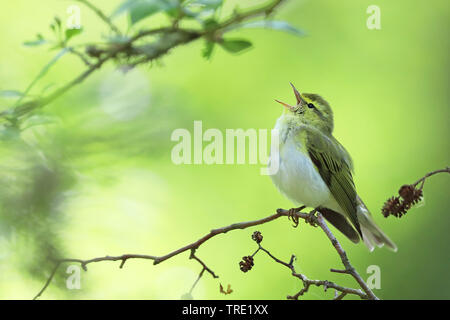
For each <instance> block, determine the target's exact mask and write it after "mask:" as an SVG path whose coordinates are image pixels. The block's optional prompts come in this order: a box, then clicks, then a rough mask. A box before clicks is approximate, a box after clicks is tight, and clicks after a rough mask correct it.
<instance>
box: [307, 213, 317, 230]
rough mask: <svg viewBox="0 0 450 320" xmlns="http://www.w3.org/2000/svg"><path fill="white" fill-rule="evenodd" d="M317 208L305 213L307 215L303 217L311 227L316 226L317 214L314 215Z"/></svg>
mask: <svg viewBox="0 0 450 320" xmlns="http://www.w3.org/2000/svg"><path fill="white" fill-rule="evenodd" d="M316 212H318V211H317V209H314V210H312V211H311V212H310V213H308V214H307V217H306V218H305V222H306V223H309V224H310V225H312V226H313V227H317V223H316V221H317V216H316Z"/></svg>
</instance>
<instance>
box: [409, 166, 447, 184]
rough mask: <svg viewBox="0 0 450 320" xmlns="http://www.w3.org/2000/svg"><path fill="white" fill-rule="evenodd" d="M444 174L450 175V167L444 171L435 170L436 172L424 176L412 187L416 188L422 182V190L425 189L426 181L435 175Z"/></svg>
mask: <svg viewBox="0 0 450 320" xmlns="http://www.w3.org/2000/svg"><path fill="white" fill-rule="evenodd" d="M444 172H446V173H450V167H446V168H444V169H439V170H434V171H431V172H428V173H427V174H426V175H424V176H423V177H422V178H420V179H419V180H417V181H416V182H414V183H413V184H412V185H413V186H414V187H416V186H417V185H418V184H419V183H420V182H422V184H421V186H420V189H423V185H424V183H425V180H426V179H427V178H429V177H431V176H433V175H435V174H438V173H444Z"/></svg>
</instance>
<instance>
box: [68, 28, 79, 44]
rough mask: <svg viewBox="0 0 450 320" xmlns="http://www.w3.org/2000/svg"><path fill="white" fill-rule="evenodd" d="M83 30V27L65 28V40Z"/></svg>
mask: <svg viewBox="0 0 450 320" xmlns="http://www.w3.org/2000/svg"><path fill="white" fill-rule="evenodd" d="M82 32H83V28H80V29H66V42H67V41H69V40H70V39H71V38H73V37H75V36H77V35H79V34H80V33H82Z"/></svg>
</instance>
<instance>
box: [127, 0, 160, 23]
mask: <svg viewBox="0 0 450 320" xmlns="http://www.w3.org/2000/svg"><path fill="white" fill-rule="evenodd" d="M163 8H164V7H163V6H162V5H161V3H160V1H157V0H141V1H137V4H135V5H134V6H133V7H132V8H131V10H130V20H131V25H133V24H135V23H136V22H139V21H140V20H142V19H144V18H147V17H149V16H151V15H153V14H155V13H158V12H160V11H162V10H163Z"/></svg>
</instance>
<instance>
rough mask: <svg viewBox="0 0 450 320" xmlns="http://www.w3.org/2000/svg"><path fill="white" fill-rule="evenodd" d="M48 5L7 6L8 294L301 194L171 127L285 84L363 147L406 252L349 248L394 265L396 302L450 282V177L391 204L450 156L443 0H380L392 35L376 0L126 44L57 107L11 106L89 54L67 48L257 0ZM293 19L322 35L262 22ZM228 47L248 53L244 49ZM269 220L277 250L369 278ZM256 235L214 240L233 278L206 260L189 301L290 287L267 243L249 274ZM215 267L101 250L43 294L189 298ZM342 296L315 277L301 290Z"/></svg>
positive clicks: (224, 114) (363, 174)
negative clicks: (181, 153)
mask: <svg viewBox="0 0 450 320" xmlns="http://www.w3.org/2000/svg"><path fill="white" fill-rule="evenodd" d="M46 2H48V5H45V6H43V5H42V3H40V2H39V3H38V2H36V3H34V2H30V1H25V0H20V1H14V2H10V3H6V2H5V3H2V5H1V6H2V10H0V21H2V22H1V24H2V28H0V37H1V39H2V51H1V52H0V80H1V81H0V112H3V113H2V117H1V120H0V139H1V140H0V169H1V172H0V181H1V185H0V188H1V192H0V297H1V298H5V299H9V298H31V297H32V296H33V295H34V294H36V293H37V292H38V291H39V290H40V288H41V287H42V285H43V281H44V280H45V276H48V274H49V272H50V270H51V261H52V259H56V258H58V257H60V256H65V257H74V258H91V257H95V256H104V255H107V254H109V255H114V254H122V253H148V254H155V255H157V254H163V253H167V252H168V251H171V250H173V249H175V248H178V247H180V246H182V245H185V244H186V243H188V242H190V241H192V240H194V239H197V238H198V237H200V236H201V235H203V234H204V233H205V232H207V231H208V230H210V229H211V228H214V227H220V226H224V225H228V224H231V223H234V222H238V221H244V220H252V219H257V218H261V217H263V216H266V215H268V214H270V213H272V212H273V211H274V209H275V208H278V207H286V208H288V207H290V206H291V204H290V203H289V202H288V201H287V200H286V199H284V198H283V197H282V196H281V195H279V194H278V192H277V191H276V189H275V187H273V185H272V184H271V181H270V179H269V178H268V177H265V176H261V175H259V169H260V166H255V165H236V166H225V165H222V166H221V165H209V166H208V165H191V166H188V165H181V166H175V165H174V164H173V163H172V162H171V160H170V153H171V148H172V147H173V145H174V143H173V142H172V141H170V135H171V132H172V131H173V130H175V129H177V128H187V129H188V130H192V128H193V121H194V120H202V121H203V127H204V130H206V128H219V129H225V128H271V127H272V126H273V124H274V122H275V119H276V117H278V116H279V114H280V112H281V111H280V110H279V108H278V107H277V106H275V104H273V103H272V101H273V99H274V98H283V99H285V98H286V97H288V99H289V97H291V92H290V88H289V85H288V82H289V81H292V82H294V83H295V84H296V86H297V87H299V89H301V90H302V91H305V92H317V93H320V94H322V95H323V96H324V97H325V98H326V99H327V100H329V102H330V103H331V105H332V106H333V109H334V112H335V118H336V125H335V128H336V137H337V138H338V139H339V140H340V141H341V142H342V143H343V145H345V146H346V148H347V149H348V150H349V152H350V154H352V156H353V159H354V161H355V166H356V174H355V177H356V178H355V179H356V185H357V188H358V191H359V193H360V195H361V196H362V198H363V199H364V201H365V202H366V204H367V205H368V206H369V208H371V210H372V214H373V215H374V216H375V219H376V220H377V222H378V223H379V224H380V226H381V227H382V228H383V229H385V230H386V233H387V234H389V235H390V236H391V238H392V239H393V240H394V241H395V242H396V243H397V245H398V246H399V252H398V253H397V254H393V253H391V252H389V251H387V250H384V249H383V250H377V251H375V252H374V253H371V254H369V253H368V252H367V250H366V248H365V247H364V246H363V245H360V246H355V245H353V244H352V243H350V242H349V241H347V240H346V239H344V238H343V237H339V236H338V237H339V240H340V241H342V243H343V245H344V247H345V248H346V250H347V252H348V254H349V257H350V259H351V260H352V263H353V264H354V265H355V267H357V268H358V270H359V271H360V273H361V274H362V275H364V274H365V271H366V269H367V267H368V266H369V265H373V264H376V265H379V266H380V268H381V275H382V281H381V283H382V288H381V289H380V290H376V291H375V293H376V294H377V295H378V296H380V297H381V298H447V299H448V298H449V294H448V292H447V290H446V287H447V286H449V285H450V282H449V281H450V280H449V279H448V277H445V274H446V272H447V270H448V268H449V261H450V256H449V253H448V250H447V244H448V241H450V236H449V235H448V232H447V229H448V227H449V226H450V225H449V224H450V219H449V218H448V215H447V214H445V210H446V208H447V207H448V206H449V205H450V203H449V200H448V196H447V195H448V181H447V179H446V177H445V178H444V177H439V176H436V177H432V178H430V181H428V182H427V184H426V186H425V189H424V196H425V203H426V204H425V206H423V207H420V208H413V209H412V210H411V212H410V213H408V215H407V216H405V217H404V218H402V219H401V220H398V221H397V220H392V219H387V220H383V217H382V215H381V214H380V208H381V205H382V204H383V201H384V200H385V199H386V198H387V197H388V196H389V195H391V194H393V193H394V192H395V191H396V190H397V189H398V187H399V186H401V185H402V184H404V183H411V182H413V181H415V180H417V178H419V177H420V176H422V175H423V174H424V173H426V172H428V171H431V170H433V169H438V168H441V167H445V166H446V165H448V162H449V158H450V157H449V151H448V150H450V144H449V141H448V139H447V138H446V137H448V136H449V133H450V132H449V125H448V119H449V118H450V114H449V109H448V103H449V94H448V90H447V89H448V86H449V79H448V68H449V60H448V50H449V39H448V36H447V34H448V30H449V21H450V20H449V15H450V13H449V7H448V3H447V1H445V0H440V1H435V2H434V5H433V6H430V5H429V4H427V3H416V4H411V3H410V2H409V1H406V0H401V1H396V2H392V1H388V0H379V1H377V3H376V4H377V5H379V6H380V8H381V23H382V29H381V30H376V31H375V30H373V31H371V30H368V29H367V28H366V24H365V22H366V18H367V14H366V8H367V6H369V5H371V4H374V3H372V2H369V1H360V2H355V1H351V0H345V1H339V2H337V1H332V0H318V1H286V5H285V6H284V7H282V8H281V9H280V10H279V14H277V17H276V20H269V21H268V22H267V21H266V22H264V23H262V22H255V21H252V22H248V23H242V24H239V28H235V29H234V28H230V30H228V31H229V32H230V35H229V36H228V35H227V37H224V38H221V39H206V40H201V41H198V42H196V43H193V44H192V45H189V46H184V47H182V48H177V49H176V50H174V51H173V52H171V54H170V55H167V56H166V57H164V58H163V59H158V60H157V61H154V62H152V63H151V64H146V65H142V66H140V67H139V68H132V69H130V68H127V63H128V62H130V61H123V60H117V61H116V62H117V65H116V66H114V65H112V64H111V65H105V66H103V68H102V70H100V71H99V72H98V73H96V74H93V75H92V76H91V77H90V78H89V79H87V80H86V81H85V82H84V83H83V84H81V85H80V86H78V87H77V88H74V89H73V90H71V91H69V92H67V94H65V95H63V96H61V97H60V98H58V99H57V100H55V101H53V102H52V103H50V104H49V105H47V106H45V107H44V108H42V109H40V108H38V109H34V110H33V112H30V113H27V115H26V116H21V117H14V116H12V115H13V113H12V111H13V110H14V108H15V107H17V106H18V105H22V104H26V103H29V102H33V101H39V99H40V98H42V97H46V96H48V95H49V94H51V93H52V92H54V91H55V90H57V89H58V88H60V87H61V86H62V85H63V84H65V83H67V82H69V81H71V80H72V79H73V78H74V77H76V76H77V75H78V74H79V73H80V72H81V71H82V70H84V68H86V67H87V66H86V64H85V62H83V60H82V59H79V57H78V56H77V55H76V54H74V53H73V52H71V51H70V50H69V49H70V48H71V49H75V50H76V51H78V50H79V49H84V48H88V47H89V48H90V50H92V49H93V48H96V49H97V50H104V49H105V48H109V47H111V46H114V45H116V44H117V43H121V42H123V41H128V40H129V38H131V37H132V36H135V35H137V34H138V33H139V32H140V31H142V30H145V29H149V28H159V27H161V26H166V25H173V24H175V25H176V24H179V25H180V26H181V27H183V28H197V29H198V30H202V31H207V30H210V28H214V27H215V26H217V23H219V22H220V21H222V19H223V18H224V17H227V16H230V15H232V14H233V12H234V10H235V8H236V7H238V8H239V10H241V9H242V10H244V9H246V8H250V7H252V6H253V5H254V2H253V1H232V0H229V1H224V2H223V3H222V1H217V0H209V1H201V0H198V1H195V0H193V1H183V2H182V4H180V3H179V2H177V1H144V0H135V1H106V0H101V1H100V0H99V1H95V5H96V6H98V8H101V9H102V10H103V12H105V13H106V16H107V17H110V18H111V21H112V22H113V23H114V24H115V25H117V27H118V28H119V29H120V30H126V32H123V33H122V34H120V35H117V34H116V33H115V32H113V31H111V28H110V27H109V26H108V24H105V23H104V21H101V19H99V17H98V15H97V14H95V12H93V11H92V10H89V8H87V7H86V6H83V3H81V2H83V1H59V0H46ZM74 3H75V4H78V5H80V8H81V24H82V29H76V30H78V31H75V30H74V29H68V28H67V25H66V22H67V21H66V19H67V18H68V14H67V7H68V6H69V5H73V4H74ZM261 3H265V2H258V4H261ZM222 4H223V5H222ZM406 8H407V9H408V10H406ZM405 12H408V13H405ZM277 13H278V12H277ZM55 16H57V17H59V18H55ZM283 21H290V22H292V24H293V25H301V26H302V28H304V29H305V30H306V31H307V34H308V36H306V37H303V38H297V37H292V36H291V35H286V34H284V33H274V32H269V31H267V30H266V28H270V29H275V30H279V29H282V30H283V31H287V32H290V33H294V34H296V35H304V34H305V32H303V31H300V30H299V29H297V28H293V27H292V26H291V25H289V24H287V23H286V22H283ZM418 21H420V23H418ZM49 22H50V23H51V25H50V28H49V29H47V28H48V25H49ZM255 28H258V29H255ZM262 28H263V29H262ZM46 30H47V31H46ZM36 32H39V33H38V34H37V35H35V34H36ZM28 39H30V40H28ZM99 39H100V40H99ZM248 39H251V41H250V40H248ZM27 40H28V41H27ZM143 43H145V41H142V43H141V44H143ZM22 44H24V46H22ZM216 47H219V49H220V48H223V49H225V50H226V51H229V52H241V51H242V50H245V51H246V53H245V54H243V55H238V56H235V55H229V54H227V53H228V52H225V51H224V50H216ZM250 47H253V48H254V49H253V50H251V51H248V52H247V49H249V48H250ZM79 52H81V53H83V54H85V52H84V51H83V50H79ZM92 52H94V53H95V51H91V53H92ZM97 53H98V52H97ZM87 55H88V58H89V59H90V60H89V61H91V62H95V61H97V60H96V59H97V58H96V57H95V56H90V55H89V54H87ZM202 56H203V57H205V58H208V59H209V61H206V60H205V59H204V58H203V57H202ZM211 58H212V59H211ZM20 88H23V89H20ZM259 229H261V231H262V232H263V234H264V239H265V240H264V241H265V245H266V246H267V248H268V249H270V250H271V252H273V253H274V254H275V255H276V256H277V257H280V258H285V257H290V255H291V254H296V255H297V256H298V257H299V259H298V261H297V262H296V263H297V264H298V265H296V269H297V270H298V271H299V272H302V273H305V274H306V275H307V276H308V277H310V278H314V279H328V280H333V281H336V282H337V283H339V284H342V285H346V286H354V285H355V284H354V282H353V281H352V280H351V279H346V278H345V277H339V275H332V274H330V273H329V271H328V270H329V268H330V267H338V266H339V260H338V257H337V256H336V254H335V252H334V251H333V249H332V248H331V246H330V245H329V243H328V242H327V240H326V239H325V237H324V236H323V234H321V233H320V232H317V230H316V229H314V228H308V227H307V226H302V225H301V226H300V227H299V228H298V229H293V228H291V226H290V223H289V222H287V221H281V220H280V221H276V222H272V223H270V224H267V225H265V226H264V227H263V228H259ZM252 231H254V230H250V229H249V230H244V231H235V232H234V233H230V234H227V235H226V236H224V237H220V238H217V239H214V240H213V241H211V242H210V243H208V244H207V245H205V246H204V247H202V248H201V250H199V251H198V255H199V256H200V257H201V258H202V259H203V260H204V261H205V262H206V263H207V264H208V266H210V267H211V268H212V269H213V270H214V271H215V272H216V273H217V274H218V275H219V276H220V281H221V282H222V283H226V284H228V283H229V284H231V287H232V288H233V292H232V293H231V294H229V295H226V296H225V295H223V294H221V293H220V288H219V283H218V282H217V281H216V280H213V279H211V278H209V277H208V276H206V275H205V276H204V277H203V278H202V279H201V281H200V282H199V284H198V285H197V286H196V288H195V290H194V291H193V292H192V296H193V298H196V299H197V298H214V299H228V298H230V299H240V298H247V299H259V298H261V299H282V298H284V297H285V296H286V295H287V294H294V293H295V292H296V291H297V290H298V289H299V288H300V284H299V283H297V282H295V281H294V280H293V279H292V277H291V276H290V274H289V272H286V271H285V270H283V269H282V268H280V267H279V266H278V265H276V264H274V263H273V262H272V261H270V259H266V258H264V257H257V258H256V259H255V261H254V263H255V266H254V267H253V268H252V270H251V271H249V272H248V273H246V274H243V273H242V272H240V271H239V260H240V258H241V257H242V256H244V255H247V254H248V252H250V251H251V250H252V249H253V243H252V241H251V239H250V235H251V233H252ZM199 268H200V266H198V264H196V263H195V262H193V261H190V260H188V259H187V257H185V256H183V257H181V256H180V257H179V258H177V259H174V260H173V261H172V260H171V261H167V262H164V263H162V264H160V265H158V266H152V265H151V262H150V263H149V262H145V261H129V262H127V264H126V266H125V267H124V269H123V270H120V271H119V269H118V265H113V264H109V263H101V264H95V265H92V266H90V268H89V270H90V271H89V272H88V273H84V272H83V273H82V289H81V290H66V289H65V288H64V281H65V278H64V277H59V278H57V279H56V280H55V281H54V284H52V286H51V287H50V288H49V289H48V291H46V292H45V294H44V296H43V298H97V299H103V298H105V299H106V298H149V299H158V298H172V299H174V298H175V299H178V298H180V297H181V296H182V295H183V294H186V292H188V291H189V288H191V286H192V284H193V283H194V281H195V280H196V278H197V276H198V272H199V271H200V270H199ZM424 271H426V272H424ZM61 273H62V274H61V276H63V275H64V273H65V270H64V268H62V269H61ZM424 274H426V276H425V275H424ZM268 275H274V276H271V277H268ZM411 279H414V281H412V280H411ZM332 294H333V293H332V292H329V293H323V292H322V291H321V290H320V291H319V290H315V289H311V293H310V294H309V295H308V296H305V298H314V299H325V298H330V297H331V296H332Z"/></svg>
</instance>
